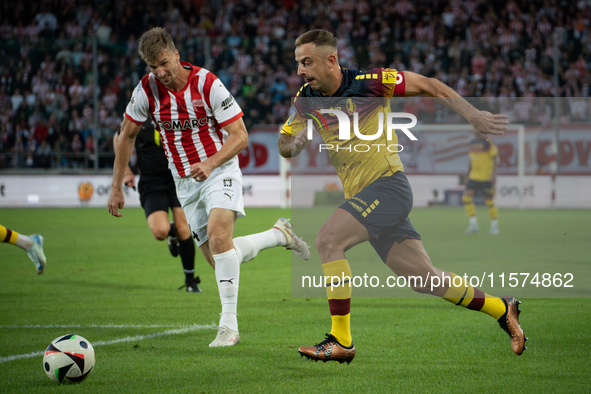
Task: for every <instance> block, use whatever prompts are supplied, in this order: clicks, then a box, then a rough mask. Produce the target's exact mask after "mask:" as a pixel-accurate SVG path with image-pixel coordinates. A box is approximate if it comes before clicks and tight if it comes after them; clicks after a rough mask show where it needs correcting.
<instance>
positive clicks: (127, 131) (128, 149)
mask: <svg viewBox="0 0 591 394" xmlns="http://www.w3.org/2000/svg"><path fill="white" fill-rule="evenodd" d="M141 128H142V125H138V124H136V123H134V122H132V121H130V120H129V119H127V118H124V119H123V123H122V124H121V132H120V135H119V138H118V140H117V145H115V163H114V164H113V180H112V181H111V193H110V194H109V201H108V203H107V205H108V207H109V213H110V214H111V215H113V216H117V217H121V216H123V215H122V214H121V213H119V210H120V209H121V208H123V205H124V204H125V197H124V196H123V186H122V185H123V177H124V176H125V171H126V169H127V164H128V163H129V158H130V157H131V153H132V152H133V145H134V143H135V137H136V136H137V134H138V133H139V131H140V129H141Z"/></svg>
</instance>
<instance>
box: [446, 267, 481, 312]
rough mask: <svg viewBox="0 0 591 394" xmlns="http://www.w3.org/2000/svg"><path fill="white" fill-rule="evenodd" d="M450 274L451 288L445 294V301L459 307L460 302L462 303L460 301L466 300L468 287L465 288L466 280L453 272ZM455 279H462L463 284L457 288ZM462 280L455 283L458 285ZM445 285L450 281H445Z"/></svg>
mask: <svg viewBox="0 0 591 394" xmlns="http://www.w3.org/2000/svg"><path fill="white" fill-rule="evenodd" d="M450 274H451V284H450V286H449V289H447V291H446V292H445V295H444V296H443V299H444V300H446V301H449V302H451V303H452V304H456V305H457V304H458V302H460V300H461V299H462V298H464V294H466V286H464V278H462V277H461V276H458V275H456V274H454V273H453V272H450ZM454 278H460V279H461V281H462V284H461V285H460V286H455V285H454ZM460 279H456V280H455V283H456V284H458V283H459V282H460ZM443 283H445V284H447V283H448V279H447V278H446V279H444V280H443ZM473 296H474V291H472V297H473Z"/></svg>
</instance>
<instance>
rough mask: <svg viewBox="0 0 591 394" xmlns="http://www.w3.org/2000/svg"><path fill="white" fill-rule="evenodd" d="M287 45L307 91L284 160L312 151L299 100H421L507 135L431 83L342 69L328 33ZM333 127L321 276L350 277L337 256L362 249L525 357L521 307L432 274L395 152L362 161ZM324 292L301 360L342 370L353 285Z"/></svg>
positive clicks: (283, 140) (286, 137) (497, 122)
mask: <svg viewBox="0 0 591 394" xmlns="http://www.w3.org/2000/svg"><path fill="white" fill-rule="evenodd" d="M295 44H296V50H295V60H296V62H297V63H298V74H299V75H301V76H302V77H303V78H304V80H305V81H306V84H305V85H304V86H303V87H302V89H300V91H299V93H298V95H297V97H296V99H295V103H294V108H293V111H292V116H291V117H290V119H289V120H288V121H287V122H286V123H285V125H284V126H283V128H282V130H281V135H280V137H279V142H278V143H279V152H280V153H281V155H282V156H283V157H294V156H297V155H298V154H299V153H300V152H301V150H302V149H304V148H305V147H306V146H307V145H308V144H309V143H310V141H309V140H308V139H307V132H306V130H304V129H305V127H304V126H305V125H306V124H307V119H306V118H305V116H304V115H305V112H306V110H305V108H303V106H302V105H299V104H298V100H299V101H300V102H303V101H304V100H306V99H307V98H311V99H312V100H314V99H315V98H317V99H320V98H326V97H332V98H335V97H337V98H344V99H340V100H344V102H345V103H348V99H347V98H350V97H392V96H395V95H398V96H416V95H420V94H426V95H429V96H431V97H434V98H436V99H437V100H438V101H439V102H440V103H442V104H444V105H446V106H448V107H450V108H452V109H454V110H455V111H457V112H458V113H460V114H461V115H462V116H464V117H465V118H466V119H467V120H468V121H470V123H471V124H472V125H473V126H474V129H475V130H476V131H477V132H478V133H479V134H481V135H486V134H502V132H503V130H505V129H506V126H505V125H506V124H507V123H508V122H507V120H506V116H505V115H493V114H491V113H489V112H485V111H479V110H477V109H476V108H474V107H473V106H472V105H471V104H469V103H468V102H467V101H466V100H464V99H462V98H461V97H459V95H458V94H457V93H456V92H455V91H453V90H452V89H451V88H450V87H448V86H447V85H445V84H443V83H441V82H440V81H438V80H436V79H432V78H426V77H423V76H421V75H418V74H415V73H411V72H398V71H396V70H392V69H372V70H368V71H365V72H362V71H352V70H346V69H341V67H340V66H339V61H338V54H337V40H336V38H335V37H334V36H333V35H332V34H331V33H330V32H328V31H326V30H311V31H309V32H307V33H304V34H303V35H301V36H300V37H299V38H298V39H297V40H296V42H295ZM374 100H377V101H378V102H379V101H380V100H379V99H374ZM303 105H304V106H305V105H306V104H303ZM375 105H376V104H375V103H374V107H372V106H367V108H361V109H359V108H358V109H357V111H361V113H360V116H359V118H361V117H366V115H367V116H372V115H373V116H375V115H376V114H377V113H378V112H379V111H380V110H379V109H377V108H375ZM346 106H347V104H345V107H346ZM377 106H378V107H380V105H377ZM362 107H363V104H362ZM381 107H382V110H384V111H386V112H387V111H388V109H389V107H388V104H387V100H384V101H383V104H382V105H381ZM341 108H342V107H341ZM364 110H365V111H364ZM351 112H355V111H349V113H351ZM327 118H333V117H327ZM370 122H371V120H370ZM375 125H376V121H374V124H373V126H375ZM373 126H371V127H367V128H366V129H364V128H362V127H361V126H360V129H361V130H360V132H361V133H362V134H367V133H368V132H369V134H373V132H371V131H370V129H371V128H373ZM337 127H338V123H337V122H334V121H333V122H332V124H327V125H326V126H325V127H319V130H318V132H319V133H320V135H321V136H322V138H323V139H324V142H325V143H326V144H327V145H328V144H332V145H338V146H339V147H340V148H341V149H333V150H329V155H330V160H331V164H332V165H333V166H334V167H335V169H336V170H337V172H338V173H339V177H340V178H341V181H342V183H343V190H344V192H345V198H346V201H345V202H344V203H343V204H342V205H341V206H340V207H339V209H337V210H336V211H335V212H334V213H333V214H332V215H331V216H330V218H329V219H328V220H327V222H326V223H325V224H324V225H323V226H322V228H321V229H320V231H319V232H318V236H317V238H316V247H317V249H318V253H319V254H320V259H321V261H322V267H323V269H324V275H325V276H337V277H350V278H352V272H351V269H350V267H349V263H348V261H347V258H346V255H345V251H346V250H348V249H350V248H351V247H353V246H355V245H357V244H360V243H362V242H365V241H369V242H370V243H371V245H372V246H373V248H374V249H375V250H376V252H377V253H378V254H379V255H380V257H381V258H382V260H383V261H384V262H385V263H386V265H387V266H388V267H389V268H390V269H391V270H392V271H394V272H395V273H396V274H397V275H399V276H404V277H410V276H420V277H422V278H423V279H424V281H423V284H417V283H416V282H415V286H413V290H415V291H417V292H421V293H428V294H432V295H435V296H439V297H442V298H443V299H445V300H447V301H449V302H452V303H454V304H456V305H459V306H462V307H465V308H468V309H472V310H477V311H482V312H484V313H486V314H488V315H490V316H492V317H493V318H494V319H495V320H497V321H498V322H499V324H500V325H501V327H502V328H503V329H504V330H505V331H506V332H507V333H508V334H509V336H510V337H511V345H512V349H513V351H514V352H515V353H516V354H518V355H520V354H521V353H522V352H523V350H524V349H525V340H526V338H525V336H524V333H523V330H522V329H521V327H520V326H519V320H518V315H519V309H518V304H519V301H517V300H516V299H515V298H513V297H503V298H499V297H493V296H491V295H488V294H485V293H484V292H482V291H481V290H479V289H477V288H474V287H472V286H471V285H470V284H469V283H466V282H465V281H461V280H460V281H458V280H455V281H454V280H453V278H456V279H457V275H456V274H453V273H451V272H447V271H443V270H440V269H437V268H435V267H434V266H433V265H432V263H431V260H430V259H429V256H428V255H427V253H426V251H425V249H424V248H423V244H422V241H421V238H420V236H419V234H418V233H417V231H416V230H415V229H414V227H413V225H412V224H411V222H410V220H409V219H408V214H409V213H410V210H411V208H412V190H411V188H410V185H409V183H408V180H407V178H406V175H405V174H404V168H403V166H402V163H401V161H400V158H399V156H398V154H397V153H396V152H391V151H389V150H387V149H382V150H381V151H379V152H374V153H372V154H369V155H368V154H362V153H360V152H354V150H352V149H351V150H349V149H347V147H348V146H351V145H353V144H355V143H356V142H363V141H362V139H360V138H359V137H355V136H353V138H351V139H349V140H339V139H338V138H336V137H335V135H337V134H338V132H339V131H338V130H339V129H337ZM374 130H375V128H374ZM384 130H385V129H384ZM392 137H393V139H391V140H390V142H389V144H396V142H397V140H396V137H395V136H394V135H393V136H392ZM381 138H384V141H380V140H375V141H372V142H371V143H372V144H376V145H377V144H380V143H384V142H387V141H385V136H384V134H382V137H381ZM428 276H430V277H434V276H437V277H439V278H440V279H442V283H443V285H442V286H440V287H436V288H433V289H431V288H430V287H429V286H427V283H426V278H427V277H428ZM458 283H460V285H457V284H458ZM326 289H327V295H328V302H329V307H330V313H331V318H332V329H331V331H330V334H327V336H326V339H325V340H324V341H322V342H320V343H319V344H317V345H315V346H307V347H300V348H299V352H300V354H301V355H302V356H306V357H307V358H309V359H314V360H322V361H327V360H335V361H339V362H341V363H342V362H347V363H349V362H351V361H352V360H353V358H354V357H355V346H354V345H353V339H352V336H351V330H350V302H351V289H352V288H351V283H350V281H348V282H347V281H345V283H340V284H339V285H337V286H331V285H330V284H328V286H327V287H326Z"/></svg>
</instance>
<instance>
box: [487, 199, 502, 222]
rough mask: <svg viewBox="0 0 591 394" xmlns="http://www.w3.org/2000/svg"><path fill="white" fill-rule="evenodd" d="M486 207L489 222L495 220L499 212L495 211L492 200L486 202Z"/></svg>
mask: <svg viewBox="0 0 591 394" xmlns="http://www.w3.org/2000/svg"><path fill="white" fill-rule="evenodd" d="M486 205H488V213H489V215H490V218H491V220H492V219H496V218H497V215H498V214H499V212H498V210H497V207H496V205H495V203H494V202H493V201H492V200H486Z"/></svg>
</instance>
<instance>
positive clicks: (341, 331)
mask: <svg viewBox="0 0 591 394" xmlns="http://www.w3.org/2000/svg"><path fill="white" fill-rule="evenodd" d="M331 319H332V329H331V330H330V333H331V334H332V335H333V336H334V337H335V338H336V339H337V341H339V343H340V344H341V345H343V346H346V347H349V346H351V343H353V337H352V336H351V314H348V315H344V316H342V315H333V316H331Z"/></svg>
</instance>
